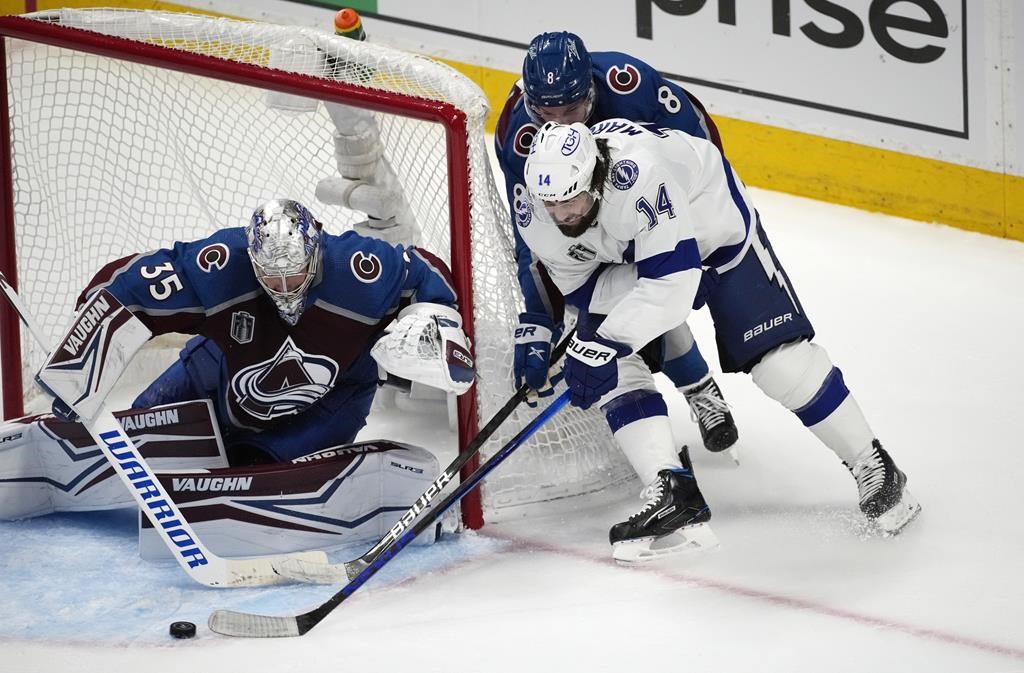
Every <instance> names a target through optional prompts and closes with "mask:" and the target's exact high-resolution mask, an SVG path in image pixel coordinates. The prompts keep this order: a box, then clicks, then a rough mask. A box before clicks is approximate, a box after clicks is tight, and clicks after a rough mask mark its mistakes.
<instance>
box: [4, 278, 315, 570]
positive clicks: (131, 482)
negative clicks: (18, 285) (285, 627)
mask: <svg viewBox="0 0 1024 673" xmlns="http://www.w3.org/2000/svg"><path fill="white" fill-rule="evenodd" d="M0 290H2V291H3V294H4V295H5V296H6V297H7V300H8V301H10V303H11V306H13V307H14V310H15V311H16V312H17V313H18V316H19V317H20V318H21V321H22V322H23V323H25V326H26V327H28V329H29V331H30V332H32V335H33V336H34V337H35V338H36V340H38V341H39V344H40V345H41V346H42V347H43V348H45V349H47V351H49V350H50V346H49V345H48V344H47V343H46V341H45V340H44V337H43V336H42V332H41V331H40V330H39V328H38V326H37V324H36V322H35V320H34V319H33V317H32V315H31V313H30V312H29V311H28V308H27V307H26V306H25V305H24V303H22V301H21V297H20V296H19V295H18V293H17V291H15V289H14V288H13V287H12V286H11V284H10V283H9V282H8V281H7V278H6V277H4V275H3V274H2V273H0ZM54 399H56V400H59V398H54ZM60 401H61V402H63V401H62V400H60ZM81 422H82V426H83V427H85V429H86V430H87V431H88V432H89V434H90V435H91V436H92V438H93V440H94V441H95V442H96V445H97V446H98V447H99V448H100V451H102V452H103V456H104V457H105V458H106V459H107V461H108V462H109V463H110V464H111V466H112V467H113V468H114V471H115V472H116V473H117V476H118V477H120V478H121V481H122V482H124V485H125V486H126V487H127V488H128V491H129V492H130V493H131V494H132V497H133V498H135V502H136V504H138V506H139V509H140V510H142V511H143V512H144V513H145V514H146V516H147V517H148V518H149V520H150V521H151V522H152V524H153V528H154V529H155V530H156V531H157V533H159V534H160V536H161V537H162V538H163V540H164V543H165V544H166V545H167V547H168V548H169V549H170V550H171V553H172V555H173V556H174V558H175V559H176V560H177V561H178V564H179V565H180V566H181V567H182V569H184V571H185V572H186V573H188V576H189V577H191V578H192V579H193V580H195V581H196V582H199V583H200V584H204V585H206V586H209V587H255V586H266V585H269V584H281V583H284V582H286V581H288V580H287V579H286V578H283V577H282V576H280V575H278V573H277V572H276V571H275V565H276V564H278V563H281V562H282V561H284V560H285V559H288V558H296V559H303V560H308V561H313V562H321V563H323V562H326V561H327V555H326V554H325V553H324V552H322V551H315V552H298V553H296V554H285V555H278V556H266V557H262V558H253V559H225V558H221V557H220V556H217V555H215V554H213V553H211V552H210V551H209V550H208V549H207V548H206V547H205V546H204V545H203V544H202V542H200V540H199V536H197V535H196V533H195V531H194V530H193V529H192V526H190V525H189V523H188V521H187V520H186V519H185V517H183V516H182V515H181V512H180V511H179V509H178V506H177V505H175V504H174V500H172V499H171V497H170V496H169V495H168V494H167V491H166V489H165V488H164V486H163V484H161V483H160V480H159V479H157V477H156V475H155V474H154V473H153V471H152V469H151V468H150V467H149V465H148V464H147V463H146V461H145V460H144V459H143V457H142V455H141V454H140V453H139V451H138V449H136V447H135V444H134V442H132V440H131V437H129V436H128V434H127V433H126V432H125V431H124V428H122V427H121V424H120V423H118V421H117V420H116V419H115V418H114V415H113V414H112V413H111V412H110V408H109V407H108V405H107V403H106V402H104V403H103V405H102V406H101V407H100V409H99V411H98V412H97V413H96V415H95V416H94V417H93V418H90V419H81Z"/></svg>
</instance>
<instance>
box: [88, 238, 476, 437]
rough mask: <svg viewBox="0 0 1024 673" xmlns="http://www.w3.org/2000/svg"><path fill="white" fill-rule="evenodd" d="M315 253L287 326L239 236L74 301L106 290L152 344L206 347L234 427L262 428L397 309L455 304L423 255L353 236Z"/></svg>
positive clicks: (142, 263) (118, 274) (313, 397)
mask: <svg viewBox="0 0 1024 673" xmlns="http://www.w3.org/2000/svg"><path fill="white" fill-rule="evenodd" d="M321 245H322V250H323V263H322V265H321V269H320V271H319V274H318V277H317V278H316V279H315V280H314V282H313V284H312V286H311V287H310V289H309V292H308V294H307V296H306V304H305V311H304V312H303V313H302V315H301V317H300V319H299V321H298V322H297V323H296V324H295V325H289V324H288V323H286V322H285V321H284V320H282V319H281V318H280V316H279V315H278V311H277V307H276V306H275V304H274V303H273V301H271V299H270V298H269V297H268V296H267V294H266V292H265V291H264V290H263V288H262V286H261V285H260V284H259V281H257V280H256V276H255V273H254V272H253V268H252V263H251V262H250V261H249V256H248V253H247V245H246V239H245V230H244V229H243V228H241V227H237V228H229V229H222V230H220V231H218V232H217V233H215V234H213V235H212V236H210V237H208V238H205V239H202V240H199V241H192V242H183V243H176V244H175V245H174V247H172V248H167V249H162V250H156V251H154V252H148V253H145V254H140V255H135V256H130V257H125V258H122V259H120V260H117V261H115V262H112V263H110V264H108V265H107V266H106V267H104V268H103V269H102V270H100V272H99V273H98V274H97V275H96V276H95V278H93V280H92V282H91V283H90V284H89V285H88V286H87V288H86V289H85V291H84V292H83V293H82V299H83V300H84V299H85V298H86V297H88V296H89V295H90V294H91V293H93V292H96V291H98V290H99V289H101V288H106V289H107V290H108V291H109V292H110V293H111V294H113V295H114V296H115V297H117V299H118V300H119V301H120V302H121V303H123V304H124V305H125V306H126V307H127V308H128V309H129V310H131V311H132V313H133V314H135V315H136V316H137V317H138V318H139V319H140V320H141V321H142V322H143V323H145V325H146V326H147V327H148V328H149V329H150V330H151V331H152V332H153V334H154V335H158V334H166V333H170V332H179V333H183V334H200V335H203V336H206V337H207V338H209V339H211V340H212V341H214V342H215V343H216V344H217V346H218V347H219V348H220V349H221V351H222V352H223V353H224V362H225V365H226V366H225V369H226V371H222V372H221V384H220V386H219V388H220V391H221V394H223V395H225V396H226V398H227V399H225V400H222V402H225V403H226V404H225V406H226V408H227V409H229V410H230V413H231V415H232V417H233V418H232V421H233V423H234V424H235V425H237V426H239V427H248V428H254V429H266V428H268V427H271V426H273V425H274V423H275V419H279V418H280V417H282V416H287V415H291V414H296V413H299V412H301V411H302V410H304V409H306V408H307V407H309V406H310V405H312V404H313V403H314V402H316V401H317V400H318V399H320V398H321V397H323V396H324V395H326V394H327V393H328V392H329V391H330V390H331V389H332V388H333V387H334V385H335V384H336V383H337V382H339V381H340V380H342V379H343V378H344V375H345V372H346V370H348V369H349V367H350V366H351V365H352V364H353V363H354V362H355V361H356V360H357V359H358V358H359V357H360V356H361V355H363V354H364V353H365V352H366V351H367V350H368V349H369V348H370V347H371V346H372V345H373V343H374V342H375V341H376V339H377V337H378V336H379V335H380V333H381V332H382V331H383V329H384V328H385V327H386V326H387V325H388V324H389V323H390V322H391V321H392V320H393V319H394V317H395V315H396V314H397V312H398V311H399V309H400V308H401V307H402V306H403V305H404V303H409V302H416V301H421V302H433V303H438V304H445V305H448V306H455V304H456V295H455V291H454V283H453V281H452V278H451V275H450V272H449V270H448V267H447V265H445V263H444V262H443V261H442V260H440V259H438V258H437V257H435V256H434V255H432V254H430V253H429V252H427V251H425V250H422V249H420V248H408V249H405V248H402V247H401V246H391V245H389V244H388V243H385V242H383V241H379V240H376V239H372V238H365V237H363V236H359V235H358V234H356V233H354V232H347V233H345V234H342V235H341V236H334V235H330V234H324V235H323V238H322V243H321Z"/></svg>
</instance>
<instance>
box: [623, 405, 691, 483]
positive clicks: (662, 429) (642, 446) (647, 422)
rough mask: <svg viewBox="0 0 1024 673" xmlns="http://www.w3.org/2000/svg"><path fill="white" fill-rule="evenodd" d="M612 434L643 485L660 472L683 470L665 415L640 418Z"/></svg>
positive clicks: (670, 427)
mask: <svg viewBox="0 0 1024 673" xmlns="http://www.w3.org/2000/svg"><path fill="white" fill-rule="evenodd" d="M614 434H615V441H617V442H618V443H619V446H620V447H621V448H622V452H623V453H624V454H625V455H626V459H627V460H628V461H629V464H630V465H632V466H633V469H634V470H636V473H637V475H638V476H639V477H640V480H641V481H642V482H643V483H644V484H649V483H651V482H652V481H654V479H655V478H656V477H657V476H658V472H660V471H661V470H668V469H674V468H678V467H682V464H681V463H680V462H679V448H678V447H677V446H676V442H675V439H674V438H673V437H672V426H671V424H670V423H669V420H668V416H650V417H648V418H641V419H639V420H636V421H633V422H632V423H630V424H628V425H624V426H622V427H621V428H619V429H618V430H616V431H615V433H614Z"/></svg>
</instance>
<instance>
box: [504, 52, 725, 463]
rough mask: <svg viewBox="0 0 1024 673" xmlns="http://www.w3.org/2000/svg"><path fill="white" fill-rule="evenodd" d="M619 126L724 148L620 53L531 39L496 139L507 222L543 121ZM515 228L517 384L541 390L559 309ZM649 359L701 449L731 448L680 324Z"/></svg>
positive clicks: (697, 117) (678, 95)
mask: <svg viewBox="0 0 1024 673" xmlns="http://www.w3.org/2000/svg"><path fill="white" fill-rule="evenodd" d="M617 117H622V118H626V119H632V120H636V121H643V122H650V123H653V124H655V125H657V126H661V127H666V128H672V129H679V130H681V131H684V132H686V133H688V134H690V135H693V136H696V137H698V138H704V139H707V140H711V141H712V142H713V143H715V145H717V146H718V147H719V148H720V147H721V141H720V139H719V136H718V130H717V129H716V128H715V123H714V121H713V120H712V119H711V117H710V116H709V115H708V114H707V113H706V112H705V110H704V108H703V106H702V105H701V104H700V102H699V101H698V100H697V99H696V98H694V97H693V96H691V95H690V94H689V93H688V92H686V91H684V90H683V89H682V88H680V87H678V86H676V85H675V84H673V83H671V82H669V81H667V80H665V79H664V78H662V77H661V75H659V74H658V72H657V71H656V70H655V69H654V68H652V67H651V66H649V65H648V64H646V63H644V62H643V61H641V60H639V59H636V58H633V57H632V56H628V55H626V54H622V53H619V52H593V53H590V52H588V51H587V49H586V47H585V46H584V44H583V41H582V40H581V39H580V38H579V37H578V36H577V35H574V34H572V33H566V32H561V33H544V34H541V35H538V36H537V37H536V38H534V39H533V41H532V42H531V43H530V46H529V49H528V51H527V55H526V58H525V59H524V61H523V78H522V80H521V81H519V82H517V83H516V85H515V86H513V88H512V91H511V92H510V93H509V96H508V99H507V100H506V101H505V107H504V109H503V110H502V113H501V116H500V118H499V120H498V125H497V128H496V130H495V134H494V141H495V149H496V152H497V156H498V160H499V163H500V165H501V169H502V172H503V173H504V175H505V184H506V191H507V196H508V201H509V204H510V206H511V210H512V219H513V222H514V220H515V213H516V212H517V210H519V209H520V208H522V204H523V201H524V199H525V198H526V189H525V186H524V182H523V167H524V164H525V162H526V156H527V154H528V152H529V149H530V145H531V143H532V141H533V138H534V137H535V136H536V134H537V131H538V129H539V128H540V126H541V125H542V124H543V123H544V122H546V121H556V122H560V123H566V124H568V123H572V122H586V123H589V124H593V123H595V122H598V121H601V120H604V119H610V118H617ZM513 229H514V230H515V232H516V259H517V263H518V266H519V283H520V286H521V288H522V290H523V295H524V297H525V300H526V312H525V313H523V314H522V315H521V316H520V325H519V328H518V329H517V330H516V361H515V370H516V377H517V385H520V384H521V383H522V382H523V381H525V382H526V383H528V384H529V385H530V386H531V387H532V388H535V389H538V388H542V387H543V386H544V384H545V382H546V374H547V367H548V358H549V356H550V352H551V342H552V341H553V340H554V337H555V336H556V335H557V330H556V329H555V325H556V324H558V323H559V322H560V321H561V313H562V307H561V305H560V303H559V302H560V298H559V297H558V293H557V292H554V291H552V289H551V287H550V281H549V278H548V274H547V272H546V270H545V269H544V265H543V263H542V262H540V261H539V260H537V259H535V257H534V256H533V255H532V254H531V252H530V250H529V248H528V247H527V246H526V245H524V244H523V240H522V236H521V235H520V231H519V229H518V227H515V226H513ZM647 351H648V352H649V353H650V354H651V357H650V358H649V359H651V360H652V363H655V367H656V368H660V369H661V371H662V372H664V373H665V374H666V375H667V376H668V377H669V379H671V380H672V382H673V384H674V385H675V386H676V387H677V388H678V389H679V390H680V391H681V392H682V393H683V394H684V395H685V397H686V400H687V402H688V403H689V405H690V411H691V416H692V417H693V419H694V420H695V421H696V422H697V423H698V425H699V427H700V433H701V438H702V440H703V442H704V445H705V447H707V449H708V450H710V451H723V450H725V449H728V448H729V447H731V446H732V445H733V444H734V443H735V442H736V440H737V438H738V433H737V429H736V425H735V423H734V421H733V417H732V414H731V413H730V412H729V410H728V405H727V404H726V402H725V400H724V399H723V397H722V392H721V390H720V389H719V387H718V384H717V383H716V382H715V380H714V378H712V376H711V372H710V370H709V368H708V365H707V363H706V362H705V361H704V358H703V357H702V356H701V353H700V350H699V349H698V348H697V345H696V343H695V342H694V340H693V335H692V333H691V332H690V329H689V327H687V325H686V324H685V323H683V324H681V325H678V326H677V327H675V328H674V329H673V330H672V331H670V332H668V333H666V334H665V335H663V336H662V337H661V338H660V339H659V340H658V342H657V343H655V344H652V347H651V348H648V349H647Z"/></svg>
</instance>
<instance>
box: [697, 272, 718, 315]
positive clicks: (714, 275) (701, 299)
mask: <svg viewBox="0 0 1024 673" xmlns="http://www.w3.org/2000/svg"><path fill="white" fill-rule="evenodd" d="M718 277H719V276H718V271H716V270H715V269H714V267H710V266H709V267H708V268H706V269H704V272H703V273H701V274H700V284H699V285H697V294H696V296H694V298H693V310H694V311H696V310H697V309H699V308H700V307H701V306H703V305H704V304H706V303H708V297H710V296H711V293H712V292H713V291H714V290H715V287H716V286H717V285H718Z"/></svg>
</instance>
